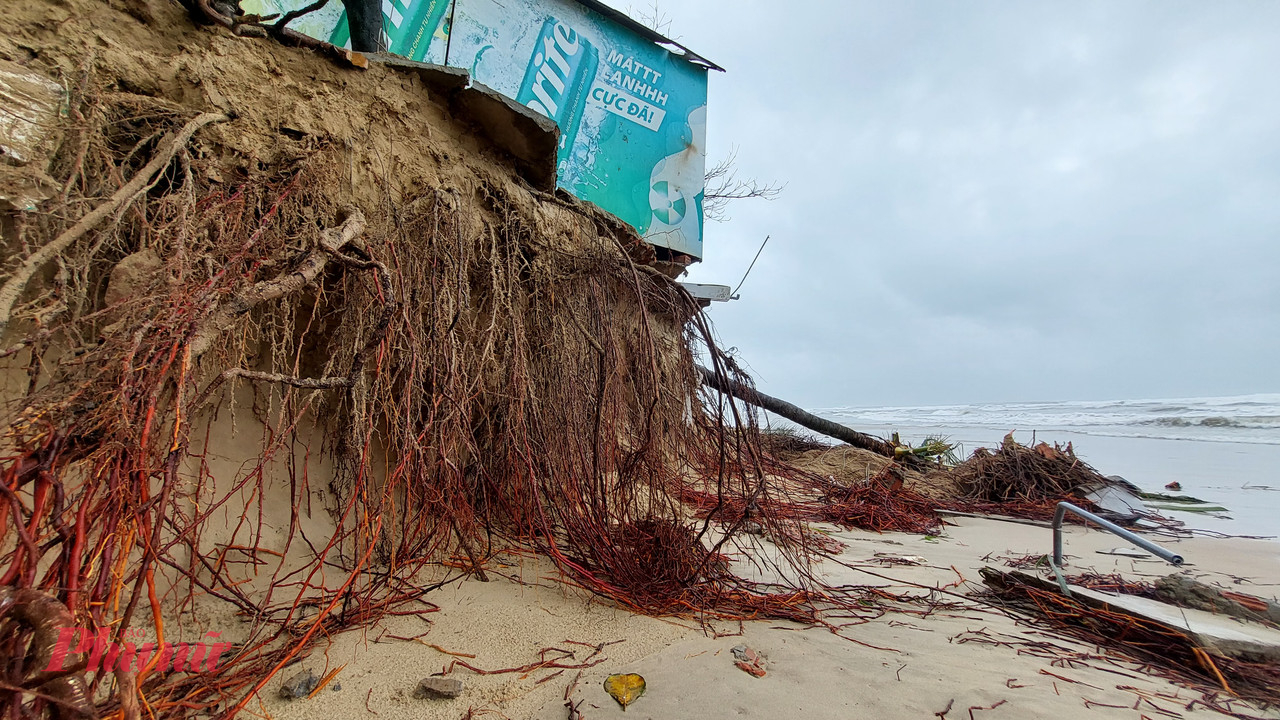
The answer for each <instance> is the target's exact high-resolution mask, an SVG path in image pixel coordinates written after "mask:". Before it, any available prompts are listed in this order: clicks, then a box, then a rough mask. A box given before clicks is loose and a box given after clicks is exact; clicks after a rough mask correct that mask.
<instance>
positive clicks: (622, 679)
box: [604, 673, 644, 712]
mask: <svg viewBox="0 0 1280 720" xmlns="http://www.w3.org/2000/svg"><path fill="white" fill-rule="evenodd" d="M604 689H605V692H607V693H609V694H610V695H612V696H613V699H614V700H617V701H618V704H619V705H621V706H622V710H623V711H624V712H625V711H626V709H627V706H628V705H630V704H631V703H633V702H635V701H636V698H638V697H640V696H641V695H643V694H644V678H643V677H640V676H639V675H636V674H635V673H628V674H626V675H610V676H609V677H607V678H605V679H604Z"/></svg>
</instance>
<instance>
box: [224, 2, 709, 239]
mask: <svg viewBox="0 0 1280 720" xmlns="http://www.w3.org/2000/svg"><path fill="white" fill-rule="evenodd" d="M304 2H305V0H242V2H241V5H242V7H244V8H245V10H246V11H247V12H259V13H267V12H279V11H287V10H289V9H292V8H293V6H295V5H299V6H300V5H302V4H303V3H304ZM382 2H383V6H382V9H383V16H384V22H383V29H384V40H385V41H386V42H387V47H388V48H389V50H390V52H392V53H394V54H396V55H400V56H402V57H406V58H409V59H411V60H418V61H421V62H428V63H434V64H437V65H449V66H453V67H459V68H464V69H466V70H468V71H469V72H470V73H471V77H472V78H473V79H474V80H475V81H476V82H479V83H482V84H484V85H486V86H488V87H490V88H493V89H494V90H497V91H498V92H500V93H503V94H504V95H507V96H509V97H511V98H513V99H515V100H516V101H517V102H519V103H520V104H522V105H524V106H526V107H528V108H530V109H532V110H534V111H535V112H538V113H541V114H543V115H545V116H547V117H549V118H551V119H552V120H554V121H555V122H556V124H557V125H559V126H560V131H561V139H560V147H559V150H558V155H557V162H556V169H557V182H558V184H559V185H560V187H562V188H564V189H565V190H567V191H568V192H570V193H572V194H573V195H575V196H576V197H578V198H581V199H583V200H587V201H589V202H593V203H595V204H597V205H599V206H600V207H602V208H604V209H605V210H607V211H609V212H611V213H613V214H614V215H617V216H618V217H619V218H621V219H622V220H624V221H625V222H627V223H628V224H630V225H631V226H632V227H634V228H635V229H636V230H637V231H639V233H640V234H641V235H642V236H644V238H645V239H646V240H647V241H649V242H650V243H652V244H654V245H657V246H661V247H666V248H670V249H671V250H673V251H675V252H680V253H685V254H688V255H692V256H694V257H698V258H700V257H702V199H703V184H704V173H705V159H706V158H705V147H706V117H707V70H706V68H705V67H703V66H701V65H698V64H695V63H692V62H689V61H688V60H687V59H685V58H684V57H682V56H681V55H679V54H677V53H673V52H671V51H669V50H667V49H666V48H664V47H661V46H659V45H656V44H654V43H653V42H652V41H651V40H649V39H647V38H646V37H644V36H642V35H641V34H640V33H638V32H636V31H635V30H634V29H632V28H630V27H627V26H626V25H625V24H623V23H621V22H618V21H616V20H614V19H613V18H610V17H606V16H605V15H603V14H601V13H599V12H597V11H596V10H594V9H592V8H590V7H588V6H587V4H584V3H580V2H577V1H576V0H453V2H450V0H382ZM331 5H335V4H334V3H331ZM259 6H260V7H259ZM291 27H295V28H296V29H298V30H300V31H301V32H304V33H306V34H308V35H311V36H313V37H318V38H322V39H326V40H329V41H330V42H332V43H334V44H335V45H339V46H345V45H347V44H348V38H349V36H348V34H347V29H346V18H345V15H344V13H342V12H341V10H339V9H335V8H333V7H330V8H325V9H324V10H322V11H319V12H317V13H313V14H311V15H308V16H305V17H303V18H301V19H299V20H297V21H295V23H294V24H293V25H292V26H291Z"/></svg>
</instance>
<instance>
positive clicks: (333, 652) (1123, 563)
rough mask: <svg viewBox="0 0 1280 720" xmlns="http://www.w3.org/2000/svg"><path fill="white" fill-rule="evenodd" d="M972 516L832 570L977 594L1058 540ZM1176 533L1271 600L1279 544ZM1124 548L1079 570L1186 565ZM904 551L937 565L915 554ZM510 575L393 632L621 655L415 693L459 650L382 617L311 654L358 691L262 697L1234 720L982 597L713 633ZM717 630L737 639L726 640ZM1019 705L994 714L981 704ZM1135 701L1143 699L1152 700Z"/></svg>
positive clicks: (1195, 562) (892, 586)
mask: <svg viewBox="0 0 1280 720" xmlns="http://www.w3.org/2000/svg"><path fill="white" fill-rule="evenodd" d="M955 523H956V524H955V525H953V526H950V527H948V528H947V531H946V532H945V533H944V534H943V535H942V536H940V537H937V538H924V537H919V536H911V535H901V534H885V535H876V534H874V533H863V532H845V531H837V532H834V533H833V536H834V537H836V538H838V539H839V540H841V541H842V542H844V543H845V544H846V545H847V548H846V550H845V551H844V553H843V554H842V555H841V557H840V558H839V559H840V560H841V561H843V562H845V563H848V564H849V565H851V566H853V568H846V567H841V566H840V565H837V564H835V563H832V562H827V563H825V564H824V565H822V566H821V567H820V570H822V571H825V573H826V580H827V581H829V582H837V583H842V582H844V583H851V584H860V585H876V586H879V587H882V588H884V589H886V590H889V591H892V592H904V591H914V592H920V588H921V587H922V586H923V587H925V588H929V587H941V588H947V587H949V588H950V591H952V592H958V593H967V592H969V591H971V590H973V589H976V587H977V586H976V584H975V581H976V580H977V577H978V573H977V571H978V569H979V568H981V567H983V566H984V565H993V566H996V567H1003V562H1002V561H1001V559H1000V556H1007V557H1014V556H1019V555H1024V554H1028V553H1043V552H1046V551H1047V550H1048V549H1049V543H1050V536H1049V531H1048V530H1047V529H1045V528H1041V527H1035V526H1029V525H1021V524H1014V523H1004V522H995V521H988V520H977V519H967V518H962V519H957V520H955ZM1171 544H1173V545H1176V547H1177V548H1178V550H1179V551H1180V552H1181V553H1182V554H1183V555H1184V556H1185V557H1186V558H1187V565H1186V566H1185V568H1184V570H1183V571H1184V572H1186V573H1188V574H1190V575H1192V576H1194V577H1197V578H1200V579H1202V580H1204V581H1205V582H1211V583H1218V584H1221V585H1224V586H1231V587H1234V588H1236V589H1238V590H1240V591H1242V592H1249V593H1253V594H1257V595H1264V596H1268V597H1273V596H1275V595H1276V593H1277V590H1276V588H1278V587H1280V545H1277V544H1275V543H1271V542H1263V541H1251V540H1238V539H1226V540H1219V539H1193V540H1184V541H1180V542H1175V543H1171ZM1121 545H1122V542H1121V541H1119V540H1118V539H1117V538H1115V537H1114V536H1111V535H1108V534H1105V533H1100V532H1096V531H1086V530H1084V529H1081V528H1073V529H1071V530H1070V533H1069V536H1068V538H1067V542H1066V547H1067V553H1068V556H1069V558H1068V559H1069V561H1070V563H1071V568H1070V569H1071V571H1072V572H1083V571H1085V570H1090V569H1091V570H1095V571H1097V572H1120V573H1122V574H1124V575H1126V576H1127V577H1131V578H1155V577H1159V576H1161V575H1165V574H1168V573H1169V572H1172V571H1173V568H1170V567H1169V566H1167V565H1165V564H1163V563H1162V562H1160V561H1158V560H1155V559H1151V560H1147V559H1135V558H1127V557H1118V556H1113V555H1104V554H1100V553H1099V552H1098V551H1099V550H1108V549H1111V548H1115V547H1119V546H1121ZM888 556H898V557H919V558H924V562H923V563H922V564H921V565H918V566H905V565H899V564H894V563H893V561H891V560H887V559H886V557H888ZM987 556H989V557H987ZM984 557H987V559H985V560H984ZM504 572H505V573H507V574H508V575H510V578H505V577H504V578H496V577H495V579H494V580H493V581H492V582H490V583H487V584H486V583H480V582H478V581H475V580H473V579H468V580H466V581H462V582H461V583H460V584H458V585H455V586H451V587H450V588H448V589H445V590H441V591H438V592H436V593H433V594H432V596H431V600H432V601H433V602H435V603H436V604H438V605H440V606H441V608H442V610H441V612H439V613H433V614H432V615H429V616H427V617H430V618H431V619H432V621H433V622H432V624H431V625H430V627H429V628H428V627H427V626H426V625H425V624H424V623H423V621H422V620H419V619H415V618H404V619H402V620H401V621H399V622H397V623H395V624H393V625H391V626H388V627H387V628H385V632H386V634H388V635H390V634H398V635H405V636H412V635H416V634H418V633H421V632H423V631H424V630H426V631H428V632H427V634H426V635H424V636H423V637H422V638H421V640H422V641H423V642H429V643H433V644H436V645H439V646H440V647H441V648H444V649H445V650H449V651H452V652H462V653H468V654H474V655H476V658H475V659H473V660H472V659H468V660H467V661H468V662H469V663H471V664H473V665H475V666H476V667H479V668H482V669H499V668H505V667H511V666H517V665H524V664H527V663H531V662H534V661H536V660H537V658H538V650H540V649H541V648H544V647H551V646H557V647H564V648H567V649H570V650H574V651H576V652H578V658H584V657H586V656H587V655H590V653H591V648H587V647H584V646H582V645H572V644H566V642H565V641H566V640H575V641H578V642H582V643H586V644H596V643H600V642H612V641H618V640H623V641H624V642H621V643H618V644H614V645H609V646H608V647H606V648H605V649H604V651H603V653H602V654H603V656H604V658H605V659H604V660H603V661H602V662H601V663H600V664H599V665H596V666H594V667H591V668H588V669H586V670H584V671H582V674H581V677H580V678H578V677H577V676H578V671H576V670H572V671H564V672H563V673H560V674H555V673H556V670H554V669H545V670H536V671H534V672H532V673H529V674H528V676H527V677H525V676H521V675H517V674H506V675H489V676H480V675H476V674H474V673H472V672H470V671H468V670H465V669H463V668H460V667H459V668H456V669H455V670H454V672H453V674H452V675H451V676H452V677H459V678H462V679H463V680H464V682H465V683H466V690H465V692H464V694H463V696H462V697H461V698H458V699H455V700H418V699H414V698H413V697H412V691H413V688H414V686H415V685H416V683H417V680H418V679H419V678H421V677H425V676H427V675H430V674H432V673H438V672H441V671H442V670H443V669H444V667H445V666H447V665H448V663H449V661H450V660H451V659H452V658H451V657H450V656H448V655H445V654H443V653H441V652H439V651H438V650H436V649H433V648H430V647H427V646H425V645H423V644H419V643H417V642H405V641H397V640H390V639H387V638H386V637H385V636H383V633H384V628H378V629H373V630H370V631H368V632H366V633H363V634H358V633H352V634H349V635H347V636H343V637H339V638H337V639H336V642H335V643H334V645H333V646H332V647H330V649H329V650H328V652H327V653H326V654H319V653H317V654H315V655H313V656H312V657H311V658H310V659H308V660H307V661H306V662H305V663H304V664H302V665H300V666H297V667H298V668H301V667H311V668H313V669H314V670H315V671H316V673H317V674H320V675H323V674H324V673H325V672H326V671H327V670H331V669H333V668H336V667H338V666H342V665H345V667H344V668H343V669H342V671H341V672H340V673H339V674H338V676H337V677H336V678H335V681H334V682H335V683H337V684H340V685H341V689H340V690H336V691H334V690H327V689H326V690H323V691H321V692H320V693H319V694H317V696H316V697H314V698H312V699H310V700H296V701H286V700H280V699H278V698H276V697H274V693H275V691H276V688H278V687H279V685H280V683H281V682H283V680H284V679H285V677H287V675H288V674H290V673H285V674H284V675H285V677H282V678H281V680H280V681H277V682H275V683H274V684H273V685H272V686H270V687H269V692H270V693H271V694H272V697H268V698H265V699H264V701H263V705H262V707H261V710H263V711H265V712H267V713H269V714H270V715H271V716H272V717H275V718H327V717H345V718H358V717H370V718H373V717H378V718H380V719H385V718H410V717H412V718H459V717H465V716H466V714H467V712H468V711H469V710H470V711H474V713H475V716H478V717H483V716H484V715H481V714H480V713H481V711H492V712H493V713H497V714H492V715H491V716H492V717H501V716H505V717H509V718H537V719H539V720H552V719H555V720H562V719H563V718H566V717H568V711H567V710H566V708H565V707H564V699H563V697H564V693H565V690H566V688H568V687H570V686H571V685H572V686H574V692H573V693H572V698H573V700H574V702H581V704H580V705H579V706H578V708H579V710H580V711H581V712H582V713H583V717H585V718H590V719H591V720H596V719H597V718H609V717H619V718H622V717H626V718H631V719H632V720H646V719H649V718H652V719H655V720H657V719H664V718H693V717H697V718H739V717H759V718H779V717H797V716H803V717H806V718H833V719H834V718H850V717H876V718H931V717H934V714H935V713H939V712H941V711H942V710H944V709H946V708H947V707H948V706H950V708H951V710H950V713H949V714H948V715H947V717H950V718H964V717H966V716H967V715H968V714H969V709H970V708H973V717H974V718H1025V717H1046V718H1048V717H1053V718H1062V717H1076V716H1082V715H1084V714H1085V710H1086V709H1087V710H1088V717H1099V718H1106V717H1117V718H1120V717H1124V718H1134V720H1138V719H1139V718H1140V717H1141V716H1142V715H1144V714H1145V715H1146V716H1147V717H1150V718H1155V717H1161V715H1160V713H1158V712H1156V711H1155V710H1154V709H1153V708H1152V707H1151V706H1149V705H1147V704H1145V701H1141V700H1140V696H1139V695H1138V692H1146V693H1164V694H1165V696H1166V697H1157V696H1154V695H1153V696H1152V697H1153V699H1154V702H1155V703H1156V704H1157V705H1158V706H1159V707H1161V708H1163V709H1165V710H1167V711H1170V712H1177V713H1179V714H1181V715H1183V716H1188V715H1190V716H1196V717H1210V716H1216V713H1213V712H1210V711H1206V710H1204V709H1203V708H1198V709H1196V710H1194V711H1188V710H1186V709H1185V707H1184V706H1185V705H1186V704H1187V703H1188V702H1190V701H1191V700H1192V699H1193V698H1196V697H1198V696H1199V694H1198V693H1196V692H1195V691H1192V690H1189V689H1187V688H1182V687H1179V686H1177V685H1173V684H1170V683H1168V682H1166V681H1164V680H1162V679H1159V678H1153V677H1150V676H1146V675H1144V674H1143V673H1141V672H1140V671H1138V669H1137V668H1135V667H1134V666H1132V665H1130V664H1126V663H1123V662H1120V663H1116V664H1108V663H1106V662H1104V661H1098V660H1092V661H1089V664H1088V666H1085V665H1080V664H1076V663H1062V662H1061V661H1058V662H1055V657H1056V654H1057V653H1040V652H1039V651H1037V650H1036V649H1035V647H1033V646H1032V645H1029V644H1028V643H1046V642H1048V643H1053V644H1054V645H1056V646H1058V647H1059V648H1061V649H1063V650H1079V651H1085V652H1090V653H1092V652H1096V651H1095V649H1093V648H1086V647H1082V646H1080V645H1078V644H1076V643H1073V642H1071V641H1068V640H1065V639H1063V638H1060V637H1057V636H1053V635H1049V634H1046V633H1044V632H1043V631H1041V630H1039V629H1037V628H1033V627H1028V626H1021V625H1019V624H1018V623H1017V622H1015V621H1014V620H1013V619H1011V618H1009V617H1007V616H1005V615H1003V614H1000V613H998V612H994V611H989V610H984V609H983V608H982V607H981V606H978V605H974V606H972V607H971V608H969V609H963V610H958V611H954V612H940V613H936V614H932V615H929V616H928V617H921V616H919V615H913V614H906V613H901V612H891V613H888V614H886V615H884V616H882V617H880V618H879V619H876V620H873V621H871V622H867V623H865V624H859V625H855V626H852V627H847V628H844V629H843V630H842V631H841V633H840V634H833V633H831V632H829V631H828V630H826V629H822V628H803V627H800V626H795V625H791V624H787V623H777V622H754V623H747V624H745V625H744V626H743V627H742V628H739V627H737V626H736V625H732V626H724V625H723V624H717V625H713V626H712V627H709V628H705V629H704V628H701V627H699V626H698V624H697V623H694V622H670V621H664V620H660V619H654V618H648V617H641V616H636V615H632V614H630V613H627V612H624V611H621V610H617V609H613V608H609V607H606V606H604V605H602V604H601V603H599V602H598V601H591V600H589V599H587V598H584V597H582V596H580V595H579V594H578V593H576V592H574V591H572V590H571V589H568V588H565V587H563V586H561V585H558V584H557V583H556V582H555V581H554V580H552V579H550V578H545V579H544V578H543V575H545V574H547V573H548V572H549V570H548V569H547V568H546V567H544V566H543V565H542V564H541V563H539V562H537V561H533V560H524V561H523V562H522V563H520V564H515V565H512V566H511V567H508V568H506V569H505V570H504ZM872 573H874V574H872ZM495 575H496V574H495ZM512 578H514V580H513V579H512ZM887 578H892V579H887ZM962 579H963V582H961V580H962ZM516 580H519V581H521V582H517V581H516ZM522 583H523V584H522ZM939 597H940V598H942V596H939ZM717 631H718V632H719V633H725V635H722V636H720V637H716V636H715V633H716V632H717ZM739 633H740V634H739ZM380 636H383V638H382V641H380V642H379V641H378V638H379V637H380ZM740 643H745V644H747V645H749V646H751V647H752V648H754V649H756V650H759V651H761V652H763V653H764V654H766V655H767V657H768V664H767V667H768V674H767V675H766V676H765V677H763V678H755V677H752V676H750V675H748V674H747V673H745V672H743V671H741V670H739V669H737V668H736V667H735V666H734V664H733V658H732V654H731V649H732V648H733V647H734V646H735V645H738V644H740ZM995 643H1000V644H995ZM597 659H599V657H597ZM566 662H572V661H566ZM614 672H638V673H640V674H642V675H643V676H644V677H645V678H646V680H647V682H648V691H647V693H646V694H645V695H644V696H643V697H642V698H640V699H639V700H638V701H636V702H635V703H634V704H633V705H632V706H631V708H630V709H629V710H628V711H627V713H626V714H625V715H623V714H622V710H621V709H620V708H619V707H618V706H617V705H616V704H615V703H614V702H613V700H612V699H611V698H610V697H609V696H608V695H607V694H606V693H605V691H604V689H603V687H602V682H603V680H604V678H605V677H606V676H608V675H609V674H610V673H614ZM1049 673H1052V674H1049ZM1117 673H1122V674H1117ZM553 675H554V676H553ZM548 678H549V679H548ZM575 679H577V682H576V684H575V682H574V681H575ZM539 681H542V682H539ZM1125 687H1129V688H1134V689H1122V688H1125ZM1002 701H1003V703H1002V704H1000V705H999V706H997V707H994V708H993V709H989V710H983V709H980V708H992V706H994V705H996V704H997V703H1001V702H1002ZM1135 703H1138V704H1140V707H1139V708H1138V709H1137V710H1135V709H1133V708H1134V706H1135ZM1107 706H1120V707H1107ZM1122 708H1123V709H1122ZM1241 709H1242V710H1244V711H1245V712H1251V713H1254V714H1257V713H1256V711H1252V710H1249V709H1247V708H1241ZM374 712H376V713H377V715H376V716H375V715H373V713H374ZM1263 716H1267V717H1271V716H1276V717H1280V713H1275V712H1272V713H1271V714H1270V715H1267V714H1265V713H1263ZM1164 717H1169V716H1167V715H1166V716H1164Z"/></svg>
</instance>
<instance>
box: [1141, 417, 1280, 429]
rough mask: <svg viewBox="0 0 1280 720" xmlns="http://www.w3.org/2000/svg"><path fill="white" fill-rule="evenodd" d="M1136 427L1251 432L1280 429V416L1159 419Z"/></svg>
mask: <svg viewBox="0 0 1280 720" xmlns="http://www.w3.org/2000/svg"><path fill="white" fill-rule="evenodd" d="M1135 424H1138V425H1158V426H1161V427H1175V428H1182V427H1208V428H1244V429H1251V430H1272V429H1280V415H1253V416H1248V415H1246V416H1243V417H1222V416H1220V415H1214V416H1210V417H1205V418H1195V417H1182V416H1174V417H1161V418H1156V419H1155V420H1149V421H1147V422H1144V423H1135Z"/></svg>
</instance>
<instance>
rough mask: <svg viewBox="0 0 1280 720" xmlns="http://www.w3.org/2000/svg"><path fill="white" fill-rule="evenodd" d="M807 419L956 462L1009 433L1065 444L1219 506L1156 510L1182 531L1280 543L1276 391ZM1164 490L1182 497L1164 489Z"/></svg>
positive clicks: (840, 410)
mask: <svg viewBox="0 0 1280 720" xmlns="http://www.w3.org/2000/svg"><path fill="white" fill-rule="evenodd" d="M813 412H814V413H815V414H817V415H819V416H821V417H825V418H828V419H830V420H834V421H836V422H839V423H841V424H844V425H847V426H849V427H851V428H854V429H856V430H860V431H862V432H866V433H870V434H873V435H879V436H882V437H888V436H889V435H891V434H892V433H894V432H897V433H899V436H900V438H901V440H903V441H904V442H909V443H918V442H919V441H921V440H923V439H924V438H926V437H938V436H941V437H945V438H948V441H949V442H952V443H954V444H956V445H957V446H958V448H957V454H960V455H961V457H967V456H968V455H969V454H971V453H972V452H973V450H975V449H976V448H979V447H988V448H994V447H998V446H999V445H1000V442H1001V440H1002V439H1003V438H1004V436H1005V435H1006V434H1008V433H1010V432H1013V433H1014V437H1015V439H1017V440H1018V441H1019V442H1022V443H1024V444H1025V443H1032V442H1040V441H1044V442H1048V443H1060V444H1063V445H1065V444H1066V443H1068V442H1070V443H1071V444H1072V447H1073V449H1074V450H1075V452H1076V455H1077V456H1078V457H1080V458H1081V459H1082V460H1084V461H1085V462H1087V463H1089V464H1090V465H1092V466H1093V467H1094V468H1095V469H1097V470H1098V471H1099V472H1101V473H1102V474H1103V475H1120V476H1122V477H1124V478H1125V479H1126V480H1128V481H1130V482H1132V483H1134V484H1135V485H1137V486H1139V487H1141V488H1142V489H1144V490H1148V491H1152V492H1166V493H1171V494H1182V495H1192V496H1194V497H1197V498H1200V499H1202V500H1204V501H1206V502H1207V503H1209V504H1211V505H1215V506H1220V507H1223V508H1226V510H1225V511H1223V512H1216V513H1211V514H1205V513H1187V512H1179V511H1171V510H1162V511H1161V512H1163V513H1164V514H1167V515H1170V516H1172V517H1175V518H1177V519H1179V520H1182V521H1184V522H1185V523H1186V525H1187V527H1189V528H1197V529H1203V530H1211V531H1214V532H1221V533H1227V534H1232V535H1249V536H1280V393H1268V394H1257V395H1238V396H1232V397H1200V398H1178V399H1167V400H1107V401H1068V402H1025V403H990V404H977V405H939V406H933V407H874V408H863V407H829V408H818V409H815V410H813ZM1172 482H1177V483H1179V484H1180V485H1181V486H1182V489H1181V490H1179V491H1172V490H1166V489H1165V486H1166V485H1167V484H1169V483H1172Z"/></svg>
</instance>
